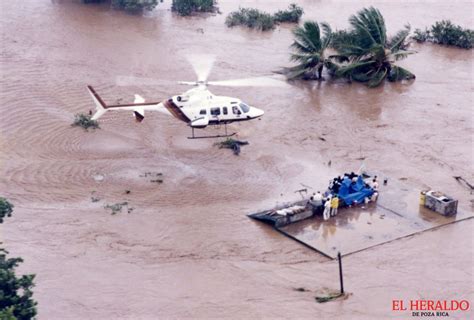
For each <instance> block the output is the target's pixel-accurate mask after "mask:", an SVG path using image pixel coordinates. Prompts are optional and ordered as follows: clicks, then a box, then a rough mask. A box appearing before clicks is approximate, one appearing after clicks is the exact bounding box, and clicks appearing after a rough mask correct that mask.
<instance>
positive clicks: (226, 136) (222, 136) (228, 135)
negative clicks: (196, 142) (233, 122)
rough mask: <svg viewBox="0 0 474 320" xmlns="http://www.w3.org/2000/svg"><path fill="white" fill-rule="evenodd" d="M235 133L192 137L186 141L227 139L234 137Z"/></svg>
mask: <svg viewBox="0 0 474 320" xmlns="http://www.w3.org/2000/svg"><path fill="white" fill-rule="evenodd" d="M236 134H237V133H236V132H234V133H231V134H218V135H215V136H195V135H193V136H192V137H188V139H210V138H229V137H232V136H235V135H236Z"/></svg>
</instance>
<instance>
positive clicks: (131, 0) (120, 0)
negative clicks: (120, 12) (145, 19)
mask: <svg viewBox="0 0 474 320" xmlns="http://www.w3.org/2000/svg"><path fill="white" fill-rule="evenodd" d="M157 5H158V0H112V6H114V7H116V8H120V9H125V10H127V11H141V10H153V9H154V8H155V7H156V6H157Z"/></svg>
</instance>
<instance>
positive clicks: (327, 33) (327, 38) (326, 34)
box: [321, 22, 332, 49]
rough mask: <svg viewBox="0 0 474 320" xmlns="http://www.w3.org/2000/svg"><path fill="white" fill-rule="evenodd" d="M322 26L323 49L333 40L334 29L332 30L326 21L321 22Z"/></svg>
mask: <svg viewBox="0 0 474 320" xmlns="http://www.w3.org/2000/svg"><path fill="white" fill-rule="evenodd" d="M321 28H322V29H323V38H322V41H321V42H322V49H326V48H328V47H329V44H330V43H331V41H332V30H331V26H330V25H329V24H328V23H326V22H322V23H321Z"/></svg>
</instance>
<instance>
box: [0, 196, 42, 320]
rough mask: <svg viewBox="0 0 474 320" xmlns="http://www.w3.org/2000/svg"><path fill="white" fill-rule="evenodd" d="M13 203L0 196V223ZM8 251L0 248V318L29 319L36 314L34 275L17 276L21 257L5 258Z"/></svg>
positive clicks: (3, 319) (10, 211)
mask: <svg viewBox="0 0 474 320" xmlns="http://www.w3.org/2000/svg"><path fill="white" fill-rule="evenodd" d="M12 211H13V205H12V204H11V203H9V202H8V201H7V200H6V199H5V198H0V223H3V217H9V216H11V213H12ZM7 254H8V252H7V251H6V250H5V249H2V248H0V319H2V320H30V319H33V318H34V317H35V316H36V305H37V303H36V302H35V301H34V300H33V298H32V296H33V291H32V288H33V287H34V283H33V280H34V278H35V275H32V274H30V275H22V276H21V277H17V276H16V274H15V268H16V267H18V265H19V264H20V263H21V262H23V259H21V258H7Z"/></svg>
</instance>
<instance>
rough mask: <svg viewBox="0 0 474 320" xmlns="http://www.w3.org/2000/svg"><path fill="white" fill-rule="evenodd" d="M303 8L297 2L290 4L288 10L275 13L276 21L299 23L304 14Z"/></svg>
mask: <svg viewBox="0 0 474 320" xmlns="http://www.w3.org/2000/svg"><path fill="white" fill-rule="evenodd" d="M303 12H304V11H303V8H301V7H299V6H297V5H296V4H295V3H292V4H290V6H289V7H288V9H287V10H280V11H278V12H277V13H275V15H274V19H275V22H293V23H298V22H299V21H300V19H301V16H302V15H303Z"/></svg>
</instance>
